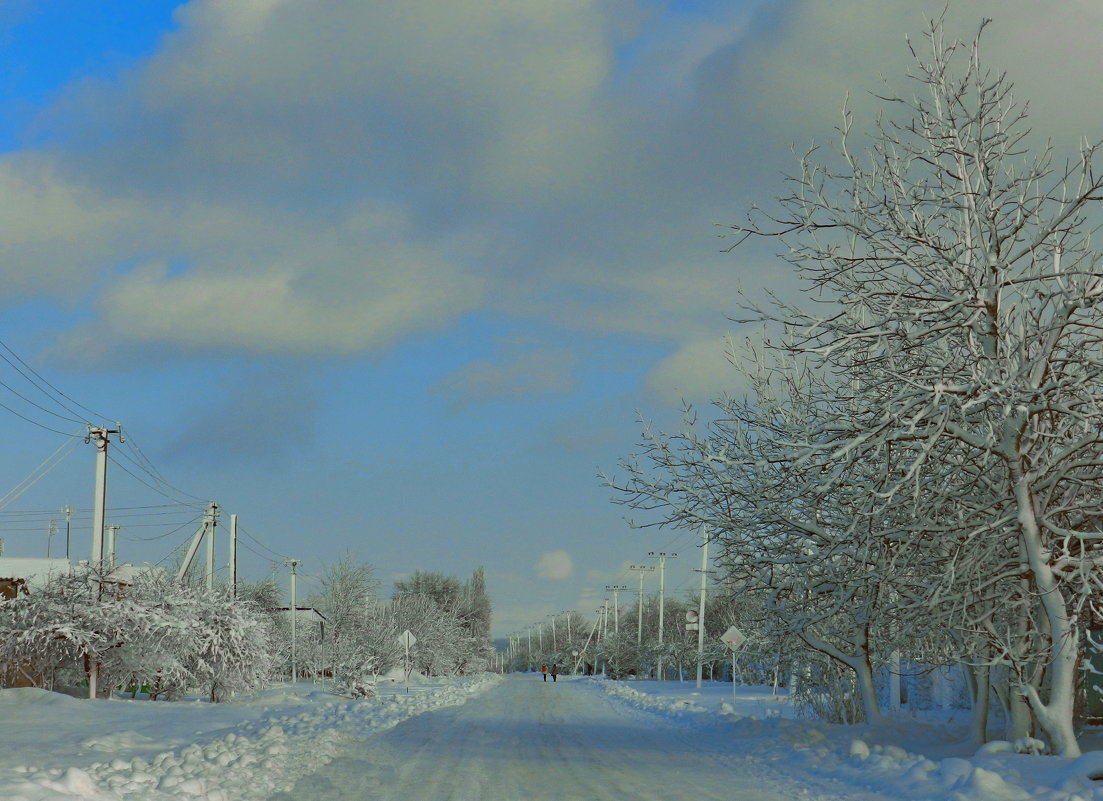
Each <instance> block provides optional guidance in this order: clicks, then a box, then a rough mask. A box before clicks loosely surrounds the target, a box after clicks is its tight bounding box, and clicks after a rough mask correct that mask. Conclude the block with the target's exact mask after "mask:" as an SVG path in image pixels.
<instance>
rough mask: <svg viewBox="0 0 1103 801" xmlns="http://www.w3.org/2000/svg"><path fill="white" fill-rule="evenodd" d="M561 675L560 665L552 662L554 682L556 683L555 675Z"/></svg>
mask: <svg viewBox="0 0 1103 801" xmlns="http://www.w3.org/2000/svg"><path fill="white" fill-rule="evenodd" d="M558 675H559V665H557V664H555V663H552V683H553V684H554V683H555V677H556V676H558Z"/></svg>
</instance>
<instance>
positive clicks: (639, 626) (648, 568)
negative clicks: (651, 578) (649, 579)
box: [628, 565, 655, 645]
mask: <svg viewBox="0 0 1103 801" xmlns="http://www.w3.org/2000/svg"><path fill="white" fill-rule="evenodd" d="M628 569H629V570H635V571H636V572H637V573H639V574H640V590H639V620H638V621H637V622H636V645H642V644H643V575H644V573H654V572H655V566H654V565H631V566H630V567H629V568H628Z"/></svg>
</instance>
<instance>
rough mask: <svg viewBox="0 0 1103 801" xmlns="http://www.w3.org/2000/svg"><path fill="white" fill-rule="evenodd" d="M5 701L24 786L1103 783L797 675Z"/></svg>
mask: <svg viewBox="0 0 1103 801" xmlns="http://www.w3.org/2000/svg"><path fill="white" fill-rule="evenodd" d="M426 712H431V713H432V714H428V715H424V714H422V713H426ZM411 718H413V719H412V720H411ZM0 719H3V720H5V721H6V722H7V723H8V726H9V727H10V728H9V736H8V737H7V743H6V747H5V749H3V751H2V752H0V798H3V799H5V801H137V800H138V799H141V801H167V800H168V799H185V800H186V799H189V798H196V799H208V801H262V800H266V799H272V800H273V801H274V800H275V799H279V800H280V801H301V799H306V798H309V799H311V801H338V800H340V801H344V799H357V800H358V801H359V800H360V799H368V798H371V799H380V801H390V799H395V801H397V800H398V799H408V798H417V799H419V801H426V799H435V798H437V797H438V795H439V796H440V797H441V798H443V797H448V798H457V799H465V800H466V799H468V798H470V799H473V800H474V799H479V801H486V799H497V798H500V799H509V800H510V801H523V800H524V801H539V799H542V798H545V797H547V798H573V797H574V796H572V795H571V792H572V788H584V789H585V791H586V793H585V797H586V798H587V799H588V800H589V801H600V799H603V798H605V797H606V795H607V793H606V790H605V788H608V791H609V792H610V793H612V795H608V797H609V798H613V797H617V798H623V797H625V796H624V794H623V789H624V788H625V787H632V788H633V793H632V796H631V797H634V798H638V799H650V798H661V799H669V800H670V801H677V799H681V798H685V799H687V801H688V799H692V800H693V801H702V799H708V798H724V799H727V800H728V801H733V800H734V799H754V801H759V800H760V799H771V801H772V799H791V798H798V797H799V798H800V799H802V801H874V800H878V801H882V800H886V799H894V801H1027V800H1028V799H1029V800H1031V801H1103V782H1096V781H1093V780H1092V779H1091V778H1090V777H1091V776H1094V775H1098V776H1103V751H1088V752H1087V753H1086V754H1085V756H1083V757H1082V758H1080V759H1078V760H1067V759H1060V758H1056V757H1041V756H1027V755H1022V754H1016V753H1013V752H1012V751H1011V750H1010V746H1009V745H1007V744H1004V745H1001V744H998V743H997V744H991V743H990V744H989V745H988V746H986V747H985V748H984V749H981V751H980V752H977V751H976V749H974V748H972V747H971V746H970V745H968V744H967V743H966V742H965V741H964V740H962V739H955V738H954V737H953V736H950V735H948V734H947V732H952V731H956V730H958V729H959V728H963V726H961V727H958V728H955V726H954V722H953V721H946V720H941V721H940V720H924V719H915V718H912V717H908V716H902V717H899V718H896V719H894V720H893V721H892V722H890V723H888V724H886V725H884V726H882V727H879V728H878V729H877V730H875V731H866V730H863V729H861V728H860V727H848V726H831V725H825V724H822V723H817V722H813V721H808V720H802V719H798V718H796V717H795V715H794V711H793V707H792V706H791V705H790V704H789V703H788V700H787V699H786V698H785V696H784V693H782V694H780V695H777V696H775V695H774V694H773V693H772V692H771V691H770V689H769V688H760V687H757V688H749V687H737V688H735V692H734V694H733V690H732V687H731V685H730V684H712V683H708V682H706V683H705V685H704V687H703V688H702V689H701V690H697V689H696V688H695V686H694V684H693V682H686V683H678V682H663V683H656V682H651V681H632V682H613V681H607V680H604V679H600V678H597V679H581V678H579V679H574V678H571V677H561V678H560V681H559V682H558V683H557V684H553V683H551V682H547V683H544V682H542V681H541V680H540V679H539V677H538V676H534V675H513V676H508V677H505V678H504V679H503V678H501V677H497V676H492V675H489V674H488V675H484V676H479V677H471V678H462V679H458V678H457V679H441V680H433V681H431V682H424V683H418V684H414V685H411V687H410V691H409V693H408V694H407V692H406V691H405V688H404V687H403V685H402V684H400V683H393V682H392V683H385V682H381V683H380V687H379V696H378V697H376V698H372V699H362V700H350V699H348V698H344V697H340V696H336V695H332V694H330V693H327V692H324V691H322V690H321V689H320V688H318V687H315V686H314V685H311V684H309V683H306V682H302V683H300V684H299V685H297V686H295V687H291V686H290V685H284V686H280V687H275V688H273V689H271V690H268V691H266V692H263V693H258V694H256V695H254V696H251V697H248V698H242V699H239V700H237V701H235V702H232V703H226V704H208V703H205V702H201V701H189V702H182V703H167V702H156V703H150V702H148V701H142V700H137V701H131V700H128V699H120V698H116V699H113V700H109V701H107V700H100V701H88V700H86V699H77V698H72V697H69V696H66V695H60V694H56V693H49V692H45V691H42V690H33V689H8V690H2V691H0ZM400 723H401V724H402V725H401V726H399V725H397V724H400ZM960 723H961V724H964V721H960ZM947 724H949V725H947ZM1093 736H1095V735H1094V734H1092V733H1089V735H1088V736H1086V737H1085V742H1084V745H1085V746H1086V747H1092V746H1093V744H1094V743H1093V739H1092V738H1093ZM444 786H447V788H449V789H448V793H447V794H446V795H440V792H442V791H441V790H437V789H434V788H437V787H444ZM618 788H619V789H618Z"/></svg>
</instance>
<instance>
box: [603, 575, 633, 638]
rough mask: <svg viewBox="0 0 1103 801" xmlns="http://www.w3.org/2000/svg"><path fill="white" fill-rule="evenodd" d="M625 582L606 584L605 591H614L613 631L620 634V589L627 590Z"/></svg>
mask: <svg viewBox="0 0 1103 801" xmlns="http://www.w3.org/2000/svg"><path fill="white" fill-rule="evenodd" d="M627 589H628V588H627V587H625V586H624V585H623V584H606V585H605V591H606V592H611V593H613V633H614V634H620V591H621V590H627Z"/></svg>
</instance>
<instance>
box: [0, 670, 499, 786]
mask: <svg viewBox="0 0 1103 801" xmlns="http://www.w3.org/2000/svg"><path fill="white" fill-rule="evenodd" d="M499 681H501V677H500V676H497V675H495V674H489V673H487V674H482V675H480V676H473V677H465V678H462V679H459V680H457V681H456V682H455V683H454V684H450V685H448V686H445V687H440V688H434V689H430V690H426V689H424V688H419V690H420V691H419V692H417V693H414V694H411V695H387V696H379V697H377V698H372V699H362V700H355V701H354V700H345V701H340V700H335V701H334V702H333V703H327V704H325V705H322V706H320V707H319V708H318V709H317V710H311V711H308V712H304V713H300V714H296V715H280V714H278V713H276V714H273V715H271V716H266V717H264V718H262V719H261V720H258V721H252V722H248V723H242V724H240V725H239V726H237V727H236V730H235V731H232V732H230V733H228V734H226V735H225V736H223V737H221V738H219V739H216V740H212V741H210V742H207V743H205V744H203V745H200V744H198V743H193V744H191V745H188V746H185V747H184V748H181V749H178V750H174V751H164V752H162V753H160V754H157V755H156V756H154V757H152V758H151V759H149V760H145V759H142V758H133V759H129V760H128V759H122V758H116V759H113V760H110V761H108V762H97V763H93V764H91V765H88V766H87V767H86V768H83V769H82V768H77V767H70V768H67V769H65V770H57V769H54V770H39V769H36V768H33V767H29V766H23V767H18V768H14V769H11V770H5V771H3V772H2V773H0V791H2V794H3V797H4V798H5V801H182V800H183V799H205V801H261V799H265V798H268V797H269V796H271V795H272V794H273V793H275V792H278V791H281V790H287V789H289V788H290V787H292V786H293V785H294V784H295V782H296V781H297V780H298V779H299V778H301V777H302V776H305V775H307V774H309V773H313V772H315V771H317V770H318V769H319V768H321V767H323V766H324V765H326V764H328V763H329V762H332V761H333V759H334V758H336V757H337V756H338V755H339V754H340V751H341V749H342V747H343V746H344V744H345V743H347V742H350V741H351V740H352V739H354V738H356V737H364V736H367V735H369V734H373V733H375V732H378V731H383V730H385V729H388V728H391V727H393V726H395V725H397V724H399V723H401V722H402V721H404V720H406V719H408V718H411V717H413V716H415V715H419V714H421V713H422V712H427V711H429V710H431V709H438V708H441V707H446V706H457V705H459V704H462V703H464V702H465V701H467V699H469V698H470V697H472V696H473V695H475V694H478V693H481V692H483V691H485V690H486V689H488V688H489V687H491V686H493V685H494V684H497V683H498V682H499Z"/></svg>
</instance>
